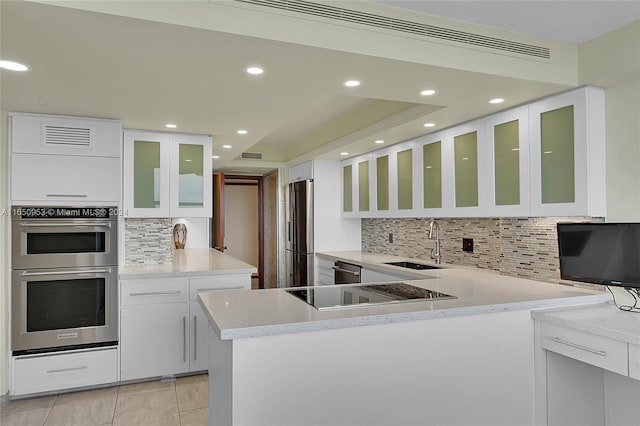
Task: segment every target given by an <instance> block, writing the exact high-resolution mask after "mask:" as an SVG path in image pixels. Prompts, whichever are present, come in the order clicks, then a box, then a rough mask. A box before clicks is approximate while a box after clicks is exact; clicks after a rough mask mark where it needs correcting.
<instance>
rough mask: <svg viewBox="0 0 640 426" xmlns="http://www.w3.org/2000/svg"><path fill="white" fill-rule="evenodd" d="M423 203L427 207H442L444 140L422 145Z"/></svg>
mask: <svg viewBox="0 0 640 426" xmlns="http://www.w3.org/2000/svg"><path fill="white" fill-rule="evenodd" d="M422 159H423V161H422V164H423V166H424V170H422V181H423V185H422V188H423V192H424V193H423V200H424V201H423V205H424V208H425V209H437V208H442V142H441V141H438V142H433V143H430V144H427V145H424V146H423V147H422Z"/></svg>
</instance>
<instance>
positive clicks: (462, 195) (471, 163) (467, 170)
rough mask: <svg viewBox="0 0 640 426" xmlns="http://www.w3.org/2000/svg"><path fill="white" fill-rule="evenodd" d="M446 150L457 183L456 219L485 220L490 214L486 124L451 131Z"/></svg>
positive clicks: (454, 204) (455, 195) (454, 197)
mask: <svg viewBox="0 0 640 426" xmlns="http://www.w3.org/2000/svg"><path fill="white" fill-rule="evenodd" d="M448 133H450V138H449V139H448V140H447V146H448V147H447V149H445V155H446V157H445V158H446V161H447V163H448V164H450V165H453V167H452V168H451V169H450V177H449V179H451V182H453V185H452V189H453V191H452V192H453V207H452V209H451V214H452V215H453V216H454V217H482V216H484V215H485V214H486V206H487V197H486V191H484V188H486V186H487V181H488V168H487V161H486V153H487V147H486V145H487V136H486V125H485V121H484V120H476V121H472V122H469V123H465V124H463V125H460V126H456V127H454V128H453V129H450V131H449V132H448Z"/></svg>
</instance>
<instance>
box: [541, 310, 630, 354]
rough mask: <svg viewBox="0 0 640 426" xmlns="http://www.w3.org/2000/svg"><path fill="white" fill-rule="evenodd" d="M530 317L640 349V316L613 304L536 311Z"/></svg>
mask: <svg viewBox="0 0 640 426" xmlns="http://www.w3.org/2000/svg"><path fill="white" fill-rule="evenodd" d="M531 317H532V318H533V319H535V320H539V321H545V322H549V323H552V324H556V325H559V326H563V327H568V328H572V329H574V330H579V331H584V332H587V333H591V334H596V335H599V336H604V337H608V338H610V339H614V340H621V341H624V342H627V343H633V344H635V345H640V314H639V313H634V312H625V311H621V310H620V309H618V308H617V307H616V306H615V305H614V304H613V303H599V304H596V305H586V306H572V307H564V308H552V309H542V310H536V311H532V312H531Z"/></svg>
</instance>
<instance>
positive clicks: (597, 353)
mask: <svg viewBox="0 0 640 426" xmlns="http://www.w3.org/2000/svg"><path fill="white" fill-rule="evenodd" d="M549 340H551V341H552V342H556V343H559V344H561V345H566V346H571V347H572V348H576V349H582V350H583V351H587V352H591V353H593V354H596V355H600V356H607V352H606V351H601V350H598V349H593V348H590V347H588V346H582V345H579V344H577V343H573V342H569V341H567V340H564V339H561V338H560V337H554V336H551V337H549Z"/></svg>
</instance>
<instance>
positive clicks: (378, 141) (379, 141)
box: [374, 139, 384, 143]
mask: <svg viewBox="0 0 640 426" xmlns="http://www.w3.org/2000/svg"><path fill="white" fill-rule="evenodd" d="M374 143H384V141H383V140H382V139H378V140H377V141H374Z"/></svg>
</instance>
